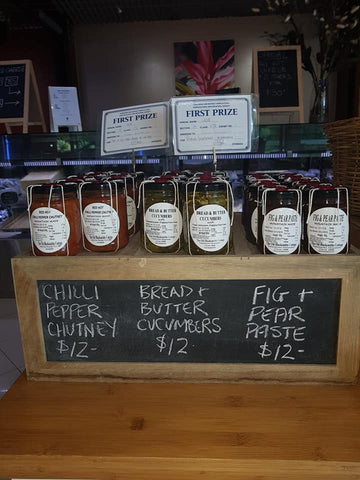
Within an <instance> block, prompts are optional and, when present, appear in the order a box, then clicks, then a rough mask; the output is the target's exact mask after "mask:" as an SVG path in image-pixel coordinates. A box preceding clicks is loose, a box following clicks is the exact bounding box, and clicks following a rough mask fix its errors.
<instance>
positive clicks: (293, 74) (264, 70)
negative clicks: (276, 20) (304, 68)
mask: <svg viewBox="0 0 360 480" xmlns="http://www.w3.org/2000/svg"><path fill="white" fill-rule="evenodd" d="M253 62H254V81H255V83H254V90H255V93H258V94H259V107H260V108H259V110H260V112H261V111H272V112H275V111H298V112H299V115H300V121H303V99H302V77H301V50H300V47H298V46H290V47H286V46H285V47H269V48H256V49H254V52H253Z"/></svg>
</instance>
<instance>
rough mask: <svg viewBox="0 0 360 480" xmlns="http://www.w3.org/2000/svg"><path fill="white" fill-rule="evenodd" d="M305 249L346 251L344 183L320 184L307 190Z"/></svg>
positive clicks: (346, 193)
mask: <svg viewBox="0 0 360 480" xmlns="http://www.w3.org/2000/svg"><path fill="white" fill-rule="evenodd" d="M306 223H307V252H308V253H314V254H316V253H318V254H326V255H334V254H338V253H348V251H349V194H348V189H347V188H345V187H334V186H332V185H319V186H318V187H316V188H313V189H312V190H311V191H310V192H309V206H308V213H307V219H306Z"/></svg>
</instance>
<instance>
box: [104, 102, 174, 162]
mask: <svg viewBox="0 0 360 480" xmlns="http://www.w3.org/2000/svg"><path fill="white" fill-rule="evenodd" d="M168 146H169V104H168V103H166V102H163V103H151V104H147V105H137V106H135V107H126V108H117V109H114V110H105V111H104V112H103V116H102V127H101V155H114V154H116V153H122V152H130V151H132V150H134V151H137V150H153V149H158V148H167V147H168Z"/></svg>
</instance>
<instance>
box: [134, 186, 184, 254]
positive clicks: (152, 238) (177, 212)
mask: <svg viewBox="0 0 360 480" xmlns="http://www.w3.org/2000/svg"><path fill="white" fill-rule="evenodd" d="M180 190H181V189H180V188H179V185H178V183H177V182H175V181H172V180H168V179H163V178H161V177H159V178H155V179H153V180H150V181H149V180H147V181H145V182H143V183H142V185H141V203H140V205H141V207H140V208H141V210H140V215H141V240H142V244H143V246H144V248H145V250H147V251H148V252H151V253H177V252H178V251H179V250H180V249H181V247H182V226H183V221H182V215H181V209H182V198H181V197H182V195H181V191H180Z"/></svg>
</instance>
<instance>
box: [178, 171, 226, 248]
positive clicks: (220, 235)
mask: <svg viewBox="0 0 360 480" xmlns="http://www.w3.org/2000/svg"><path fill="white" fill-rule="evenodd" d="M185 219H186V228H184V230H185V234H186V238H185V241H186V243H187V250H188V252H189V253H190V254H191V255H226V254H228V253H229V251H230V249H231V246H232V235H231V227H232V223H233V196H232V191H231V186H230V184H229V183H228V182H227V181H226V180H219V179H209V178H204V177H203V178H200V179H199V180H193V181H191V182H189V183H188V184H187V185H186V204H185Z"/></svg>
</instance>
